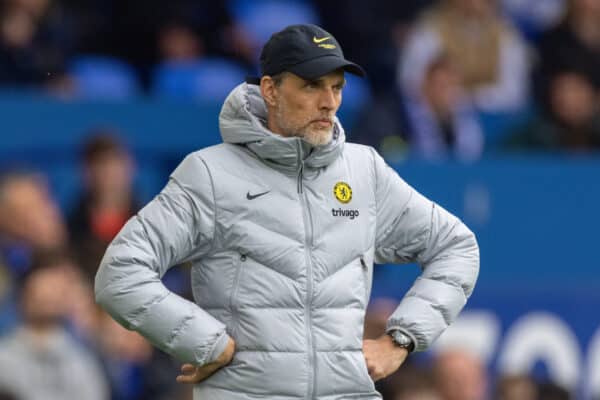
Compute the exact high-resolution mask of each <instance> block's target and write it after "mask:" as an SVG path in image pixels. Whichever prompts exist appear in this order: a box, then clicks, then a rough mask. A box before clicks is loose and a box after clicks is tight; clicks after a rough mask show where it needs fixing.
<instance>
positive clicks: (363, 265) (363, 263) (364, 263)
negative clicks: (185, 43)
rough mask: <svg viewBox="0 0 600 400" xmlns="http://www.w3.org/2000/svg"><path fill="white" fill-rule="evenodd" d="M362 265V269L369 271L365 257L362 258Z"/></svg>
mask: <svg viewBox="0 0 600 400" xmlns="http://www.w3.org/2000/svg"><path fill="white" fill-rule="evenodd" d="M360 265H362V267H363V268H364V269H368V268H367V263H366V262H365V259H364V258H363V257H361V258H360Z"/></svg>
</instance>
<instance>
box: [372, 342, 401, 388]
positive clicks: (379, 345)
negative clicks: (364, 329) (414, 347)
mask: <svg viewBox="0 0 600 400" xmlns="http://www.w3.org/2000/svg"><path fill="white" fill-rule="evenodd" d="M363 354H364V356H365V360H366V361H367V370H368V371H369V375H370V376H371V379H373V381H374V382H375V381H378V380H380V379H383V378H385V377H386V376H388V375H391V374H392V373H394V372H395V371H396V370H397V369H398V368H400V366H401V365H402V363H403V362H404V360H406V357H407V356H408V350H406V349H404V348H402V347H399V346H396V345H395V344H394V342H393V341H392V337H391V336H390V335H383V336H381V337H379V338H377V339H375V340H369V339H367V340H363Z"/></svg>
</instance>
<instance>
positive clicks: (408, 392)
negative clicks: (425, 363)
mask: <svg viewBox="0 0 600 400" xmlns="http://www.w3.org/2000/svg"><path fill="white" fill-rule="evenodd" d="M378 384H380V387H379V388H380V393H381V394H382V396H383V398H384V399H386V400H388V399H389V400H442V397H441V396H440V394H439V393H438V391H437V390H436V388H435V385H434V381H433V377H432V375H431V372H430V371H428V370H426V369H423V368H421V367H417V366H415V365H414V364H412V363H411V362H409V363H406V364H403V365H402V367H401V368H400V369H399V370H398V371H396V372H395V373H393V374H392V375H391V376H389V377H387V378H385V379H383V380H382V381H381V382H378ZM382 384H384V385H382Z"/></svg>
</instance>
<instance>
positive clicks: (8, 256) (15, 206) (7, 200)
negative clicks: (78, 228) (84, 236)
mask: <svg viewBox="0 0 600 400" xmlns="http://www.w3.org/2000/svg"><path fill="white" fill-rule="evenodd" d="M65 245H66V229H65V226H64V222H63V220H62V216H61V214H60V212H59V210H58V207H57V205H56V204H55V202H54V200H53V199H52V198H51V197H50V195H49V193H48V189H47V186H46V182H45V181H44V180H43V178H42V177H41V176H38V175H36V174H33V173H29V172H16V171H8V172H4V173H3V174H2V173H0V334H1V333H3V332H5V331H7V330H9V329H10V328H12V327H13V325H14V324H15V322H16V319H17V314H18V312H17V306H16V293H15V288H14V282H15V280H16V279H17V278H19V277H20V275H22V274H23V273H25V272H26V271H27V270H28V269H29V268H30V266H31V262H32V258H33V255H34V254H35V253H38V252H43V251H48V250H55V249H58V248H63V247H65Z"/></svg>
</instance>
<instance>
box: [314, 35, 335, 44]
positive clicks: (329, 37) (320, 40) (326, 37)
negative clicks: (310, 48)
mask: <svg viewBox="0 0 600 400" xmlns="http://www.w3.org/2000/svg"><path fill="white" fill-rule="evenodd" d="M327 39H331V36H325V37H322V38H318V39H317V37H316V36H313V42H315V43H317V44H319V43H321V42H324V41H326V40H327Z"/></svg>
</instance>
